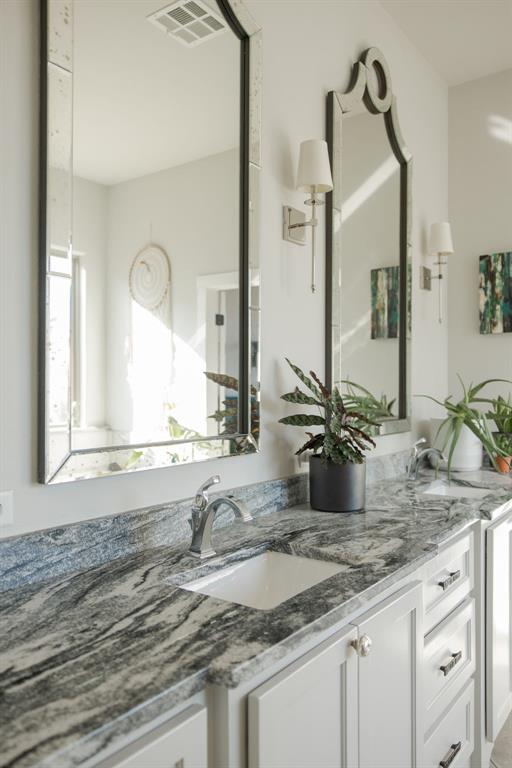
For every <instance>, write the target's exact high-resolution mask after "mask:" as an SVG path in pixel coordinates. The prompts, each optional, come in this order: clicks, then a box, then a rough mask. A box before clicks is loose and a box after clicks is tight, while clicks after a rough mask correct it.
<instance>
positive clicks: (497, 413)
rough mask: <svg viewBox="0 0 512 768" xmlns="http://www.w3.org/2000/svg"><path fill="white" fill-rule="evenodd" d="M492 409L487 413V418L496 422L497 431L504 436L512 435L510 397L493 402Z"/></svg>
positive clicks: (498, 398) (499, 398)
mask: <svg viewBox="0 0 512 768" xmlns="http://www.w3.org/2000/svg"><path fill="white" fill-rule="evenodd" d="M491 404H492V408H491V410H490V411H488V413H487V418H488V419H491V421H494V423H495V425H496V429H497V430H498V432H500V433H502V434H512V402H511V401H510V395H509V396H508V397H507V399H506V400H505V398H503V397H501V395H500V396H499V397H497V398H495V399H494V400H491Z"/></svg>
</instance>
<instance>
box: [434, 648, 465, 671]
mask: <svg viewBox="0 0 512 768" xmlns="http://www.w3.org/2000/svg"><path fill="white" fill-rule="evenodd" d="M461 659H462V651H457V653H452V657H451V659H450V661H449V662H448V664H442V665H441V666H440V667H439V669H440V670H441V672H442V673H443V675H444V676H445V677H446V675H449V674H450V672H451V671H452V669H453V668H454V666H455V665H456V664H458V663H459V661H460V660H461Z"/></svg>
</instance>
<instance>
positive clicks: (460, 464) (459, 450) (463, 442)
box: [430, 419, 483, 472]
mask: <svg viewBox="0 0 512 768" xmlns="http://www.w3.org/2000/svg"><path fill="white" fill-rule="evenodd" d="M443 421H444V419H431V420H430V444H431V445H433V446H434V447H435V448H439V450H442V451H443V452H444V455H445V456H446V457H448V450H449V444H448V445H447V446H446V448H444V447H443V446H444V443H445V441H446V436H447V431H446V427H442V428H441V431H440V432H439V434H438V430H439V427H440V426H441V424H442V423H443ZM482 461H483V446H482V443H481V442H480V440H479V439H478V437H476V435H474V434H473V432H472V431H471V430H470V429H469V427H466V426H465V425H464V426H463V427H462V430H461V433H460V435H459V439H458V440H457V445H456V446H455V450H454V452H453V456H452V465H451V468H452V471H454V472H475V471H476V470H478V469H481V468H482ZM432 466H435V459H434V460H433V462H432ZM441 469H447V462H446V461H443V462H442V463H441Z"/></svg>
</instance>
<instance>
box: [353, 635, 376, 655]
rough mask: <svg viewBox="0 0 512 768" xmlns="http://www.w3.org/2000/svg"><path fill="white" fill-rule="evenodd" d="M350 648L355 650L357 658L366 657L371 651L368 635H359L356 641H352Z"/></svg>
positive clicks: (370, 641)
mask: <svg viewBox="0 0 512 768" xmlns="http://www.w3.org/2000/svg"><path fill="white" fill-rule="evenodd" d="M351 646H352V648H355V650H356V653H357V655H358V656H368V655H369V653H370V651H371V649H372V640H371V638H370V637H368V635H361V637H360V638H359V639H358V640H352V642H351Z"/></svg>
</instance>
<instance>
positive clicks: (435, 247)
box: [428, 221, 453, 256]
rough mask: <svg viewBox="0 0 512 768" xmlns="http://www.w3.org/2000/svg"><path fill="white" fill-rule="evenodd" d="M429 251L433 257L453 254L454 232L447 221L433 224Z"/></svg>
mask: <svg viewBox="0 0 512 768" xmlns="http://www.w3.org/2000/svg"><path fill="white" fill-rule="evenodd" d="M428 251H429V253H430V254H432V255H433V256H438V255H439V254H450V253H453V241H452V230H451V227H450V225H449V223H448V222H447V221H438V222H436V223H435V224H431V226H430V239H429V241H428Z"/></svg>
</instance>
